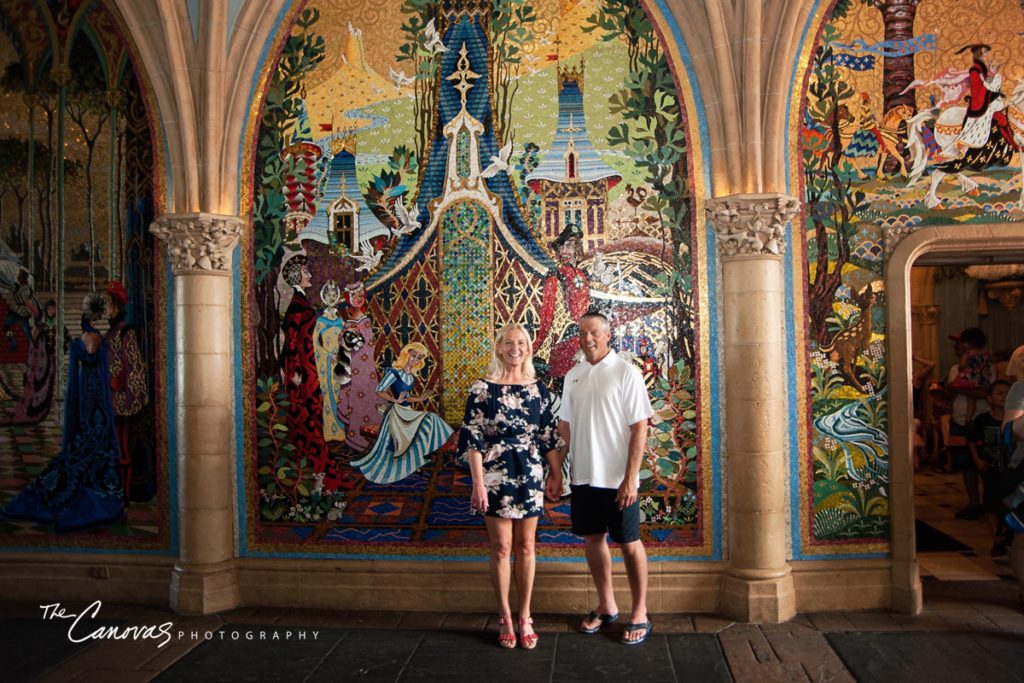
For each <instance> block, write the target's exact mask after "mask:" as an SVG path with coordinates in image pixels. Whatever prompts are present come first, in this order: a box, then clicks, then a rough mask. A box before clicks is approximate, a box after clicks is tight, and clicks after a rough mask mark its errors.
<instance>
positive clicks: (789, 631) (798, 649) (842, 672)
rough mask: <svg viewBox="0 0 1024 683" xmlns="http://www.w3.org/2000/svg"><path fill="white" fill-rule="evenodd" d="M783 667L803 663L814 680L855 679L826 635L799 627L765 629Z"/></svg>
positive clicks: (809, 676)
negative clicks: (834, 650)
mask: <svg viewBox="0 0 1024 683" xmlns="http://www.w3.org/2000/svg"><path fill="white" fill-rule="evenodd" d="M761 631H762V633H763V634H764V636H765V638H766V639H767V640H768V644H769V645H770V646H771V648H772V650H773V651H774V652H775V655H776V656H777V657H778V658H779V660H780V661H781V662H782V663H783V664H799V665H800V666H801V667H803V669H804V672H805V673H806V674H807V676H808V678H810V679H811V680H812V681H838V680H853V679H852V677H851V676H850V673H849V671H847V670H846V667H845V666H844V665H843V662H842V660H840V659H839V657H838V656H836V653H835V652H833V651H832V647H831V645H829V642H828V640H826V639H825V636H824V634H822V633H821V632H820V631H816V630H813V629H810V628H807V627H805V626H801V625H799V624H779V625H773V626H765V627H762V629H761Z"/></svg>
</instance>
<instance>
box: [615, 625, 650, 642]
mask: <svg viewBox="0 0 1024 683" xmlns="http://www.w3.org/2000/svg"><path fill="white" fill-rule="evenodd" d="M652 630H654V624H652V623H651V622H650V621H645V622H643V623H642V624H627V625H626V629H625V630H624V631H623V632H622V640H621V641H620V642H621V643H622V644H623V645H639V644H640V643H642V642H644V641H645V640H647V636H649V635H651V631H652ZM634 631H643V632H644V635H643V637H642V638H637V639H636V640H626V636H627V635H629V634H630V633H633V632H634Z"/></svg>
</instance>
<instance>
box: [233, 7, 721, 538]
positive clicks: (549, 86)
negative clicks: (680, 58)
mask: <svg viewBox="0 0 1024 683" xmlns="http://www.w3.org/2000/svg"><path fill="white" fill-rule="evenodd" d="M290 16H291V18H292V22H291V28H290V29H288V30H286V31H283V32H282V36H281V38H280V40H281V43H280V44H281V45H282V52H281V58H280V60H279V61H278V62H277V65H276V66H272V67H271V68H270V69H268V71H267V85H266V87H267V98H266V103H265V104H264V106H263V107H262V108H261V109H260V110H259V111H258V112H257V113H256V118H255V119H254V124H253V126H254V136H253V138H254V139H255V140H256V142H255V144H254V147H253V148H252V149H251V150H249V153H248V158H250V159H251V160H252V163H253V168H254V173H253V181H252V182H253V185H252V188H251V196H252V197H253V226H252V231H251V234H252V240H251V242H249V243H248V244H245V245H243V254H244V256H243V263H244V264H245V267H244V268H243V283H242V295H243V309H242V311H243V315H242V320H243V344H244V345H245V347H246V348H251V349H252V350H253V352H252V354H251V355H250V356H249V362H248V363H247V364H245V365H244V366H243V368H242V370H243V380H242V382H241V391H242V401H243V405H244V406H245V419H244V424H243V427H242V432H243V433H242V437H243V441H244V449H243V458H244V464H245V474H244V476H245V481H246V486H245V487H244V489H245V504H246V510H247V515H246V520H245V531H244V534H243V538H244V542H243V552H244V553H247V554H282V553H314V554H318V555H329V556H341V557H344V556H359V557H396V556H411V557H448V556H453V555H464V556H479V555H481V553H483V552H484V551H485V549H486V535H485V529H484V526H483V523H482V521H481V520H480V519H479V518H477V517H474V516H473V515H472V514H471V512H470V509H469V494H470V475H469V472H468V470H467V469H464V467H463V466H462V465H461V464H460V463H459V462H458V459H457V457H456V454H455V452H454V448H453V446H454V443H455V438H454V437H453V436H452V434H453V430H457V429H458V428H459V425H460V421H461V419H462V412H463V409H464V406H465V401H466V397H467V395H468V390H469V387H470V385H471V384H472V383H473V382H474V381H475V380H476V379H477V378H479V377H481V376H482V375H483V373H484V369H485V367H486V363H487V360H488V357H489V354H490V348H491V343H492V339H493V335H494V331H495V330H496V329H497V328H499V327H501V326H502V325H504V324H506V323H508V322H513V321H517V322H521V323H523V324H524V325H526V327H527V328H528V329H529V330H530V331H531V334H532V336H533V337H534V340H535V349H534V350H535V362H536V365H537V368H538V371H539V375H540V377H541V381H544V382H545V383H547V384H548V386H549V387H550V388H551V389H552V390H553V392H555V393H556V394H557V393H559V392H560V389H561V381H562V378H563V377H564V375H565V373H566V372H567V371H568V369H569V368H570V367H571V366H572V364H573V363H574V362H575V356H576V352H577V350H578V346H577V342H576V330H575V326H574V320H575V319H576V318H577V317H578V316H579V315H581V314H582V313H584V312H586V311H587V310H590V309H597V310H601V311H602V312H604V313H605V314H606V315H608V316H609V318H610V319H611V320H612V322H613V324H614V326H615V336H614V340H613V343H614V346H615V347H616V348H617V350H618V351H619V352H620V353H622V354H624V355H626V356H627V357H628V358H629V359H630V362H633V363H635V364H637V366H638V367H640V368H641V370H642V371H643V373H644V377H645V381H646V382H647V386H648V389H649V391H650V394H651V398H652V402H653V403H654V406H655V409H656V416H655V418H654V424H653V429H652V430H651V437H650V441H649V443H648V449H647V453H646V457H645V464H644V467H643V470H642V473H641V479H642V483H641V501H642V503H641V506H642V510H643V515H644V521H645V524H644V532H643V533H644V534H645V539H646V540H647V541H648V542H650V543H652V544H654V548H653V549H652V555H655V556H658V557H665V558H709V557H717V556H718V553H719V552H720V551H719V548H720V544H721V540H720V539H719V538H716V534H715V532H714V531H713V530H714V529H717V528H718V526H717V523H716V522H715V520H714V517H715V510H716V509H717V508H716V507H715V506H716V505H717V504H718V503H716V501H717V500H718V499H719V497H720V493H719V492H718V491H717V488H716V486H714V485H713V483H714V482H717V481H718V479H719V477H718V475H717V474H716V473H717V471H718V467H719V464H718V463H717V459H716V458H715V457H714V451H713V448H712V442H711V427H710V423H711V418H710V415H711V408H710V406H709V402H708V398H707V397H708V394H709V386H710V377H709V374H710V373H709V371H708V370H707V368H709V367H711V366H712V363H714V362H716V361H714V360H713V359H711V358H710V353H709V350H708V341H707V338H708V335H707V332H706V330H707V317H708V315H709V312H708V308H709V305H708V294H707V282H706V274H705V272H704V270H705V268H706V267H707V264H706V263H704V262H702V259H703V257H702V255H703V254H704V253H705V248H706V240H705V237H704V235H703V234H702V233H700V234H698V233H699V231H696V230H695V229H694V225H695V223H694V218H693V216H694V203H695V201H696V198H695V188H694V186H693V183H692V181H691V178H692V177H693V174H694V172H695V171H694V165H695V158H696V157H699V154H695V153H694V144H695V142H694V140H695V139H697V136H696V134H694V133H692V130H693V123H692V122H691V121H690V119H689V118H688V114H687V109H688V108H689V107H692V96H691V94H690V93H689V91H688V86H687V85H686V83H685V81H684V83H683V84H682V85H680V83H679V81H677V80H676V78H675V76H674V75H673V74H679V73H682V74H685V71H684V70H682V69H680V68H677V64H676V60H674V59H673V58H671V57H670V54H676V53H674V52H670V51H669V50H666V46H665V45H664V44H663V42H662V38H661V34H660V33H659V31H658V30H657V29H656V27H655V26H654V25H653V24H652V22H651V19H650V18H649V17H648V14H647V12H646V10H645V9H644V7H643V5H642V4H640V3H636V2H611V1H603V0H576V1H573V0H563V1H561V2H550V1H545V2H542V1H537V2H527V1H525V0H500V1H497V2H491V1H483V2H481V1H469V0H464V1H454V0H453V1H447V0H446V1H443V2H425V1H423V0H409V1H407V2H405V3H403V4H402V11H401V12H400V13H394V14H393V15H392V14H387V13H384V12H382V11H381V10H380V8H379V7H376V6H374V5H372V4H371V3H364V2H341V1H338V2H326V1H319V2H317V1H314V2H310V3H307V4H305V5H304V6H303V7H302V8H301V9H295V10H294V11H293V12H292V13H291V15H290ZM672 49H675V48H674V47H672ZM385 73H387V74H388V75H387V76H384V75H383V74H385ZM568 510H569V501H568V499H565V500H563V501H561V502H560V503H558V504H555V505H551V506H549V507H548V509H547V512H546V514H545V516H544V518H543V519H542V521H541V525H540V532H539V541H540V542H541V543H542V548H543V550H542V553H541V554H542V555H543V554H547V555H549V556H565V557H582V546H581V543H580V540H579V539H578V538H576V537H574V536H573V535H572V534H571V533H570V531H569V518H568Z"/></svg>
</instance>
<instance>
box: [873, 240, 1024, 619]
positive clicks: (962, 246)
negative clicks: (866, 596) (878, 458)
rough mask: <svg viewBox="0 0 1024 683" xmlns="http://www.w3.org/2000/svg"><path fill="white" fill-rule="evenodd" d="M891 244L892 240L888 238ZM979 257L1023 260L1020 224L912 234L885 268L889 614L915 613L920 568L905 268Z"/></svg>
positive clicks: (919, 601) (918, 608)
mask: <svg viewBox="0 0 1024 683" xmlns="http://www.w3.org/2000/svg"><path fill="white" fill-rule="evenodd" d="M889 239H890V240H892V239H894V237H893V236H892V235H890V236H889ZM979 253H985V254H992V255H1003V256H1006V255H1012V254H1019V255H1021V256H1022V257H1024V223H1009V224H1003V225H986V226H973V225H972V226H946V227H937V228H923V229H920V230H916V231H914V232H912V233H910V235H908V236H907V237H905V238H903V239H902V240H900V241H899V242H898V243H897V244H896V245H895V247H894V248H893V249H892V252H891V256H890V258H889V263H888V266H887V269H886V283H885V284H886V292H887V293H888V295H889V305H888V308H887V319H886V322H887V329H888V340H887V341H888V357H889V362H890V378H893V379H898V380H899V381H890V385H889V387H890V392H891V394H890V401H889V408H890V414H889V472H890V486H891V491H890V498H889V501H890V514H891V557H892V575H891V576H892V579H891V584H890V585H891V591H892V595H891V601H890V604H891V605H892V608H893V609H895V610H899V611H901V612H906V613H908V614H917V613H919V612H920V611H921V607H922V594H921V578H920V573H919V572H920V568H919V567H918V562H917V551H916V548H915V541H916V539H915V533H914V467H913V461H912V457H911V455H912V453H913V448H912V437H911V434H912V431H913V430H912V428H911V422H912V418H913V407H912V404H911V400H912V399H911V389H910V386H911V335H910V328H911V311H910V303H911V300H910V269H911V268H912V267H913V265H914V263H915V262H916V261H917V260H918V259H920V258H921V257H922V256H926V255H928V256H944V257H953V258H955V257H957V256H963V257H964V260H967V259H968V257H970V258H972V259H977V258H978V254H979Z"/></svg>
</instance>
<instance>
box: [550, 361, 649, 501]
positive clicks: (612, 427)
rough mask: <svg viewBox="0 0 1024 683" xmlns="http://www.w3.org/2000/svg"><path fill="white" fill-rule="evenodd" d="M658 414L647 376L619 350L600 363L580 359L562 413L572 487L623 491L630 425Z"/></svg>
mask: <svg viewBox="0 0 1024 683" xmlns="http://www.w3.org/2000/svg"><path fill="white" fill-rule="evenodd" d="M653 414H654V411H653V410H652V409H651V400H650V399H649V398H648V396H647V387H645V386H644V379H643V375H641V374H640V371H639V370H638V369H637V368H636V367H634V366H633V365H631V364H630V363H627V362H626V361H624V360H622V358H621V357H620V356H619V355H618V354H617V353H615V351H609V352H608V355H607V356H605V357H604V358H603V359H601V361H600V362H599V363H597V364H595V365H591V364H590V363H589V362H587V361H586V360H585V359H584V360H582V361H580V362H579V363H578V364H577V365H576V367H574V368H573V369H572V370H570V371H569V373H568V374H567V375H566V376H565V385H564V387H563V390H562V405H561V407H560V408H559V411H558V419H560V420H563V421H565V422H568V423H569V429H570V432H569V433H570V438H569V462H570V463H571V467H570V472H571V473H572V477H571V480H572V483H573V484H575V485H577V486H579V485H581V484H590V485H591V486H595V487H598V488H604V489H617V488H618V487H619V484H621V483H622V480H623V479H624V478H625V477H626V460H627V459H628V457H629V426H630V425H632V424H636V423H637V422H640V421H641V420H646V419H648V418H650V417H651V415H653ZM637 484H639V478H638V479H637Z"/></svg>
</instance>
